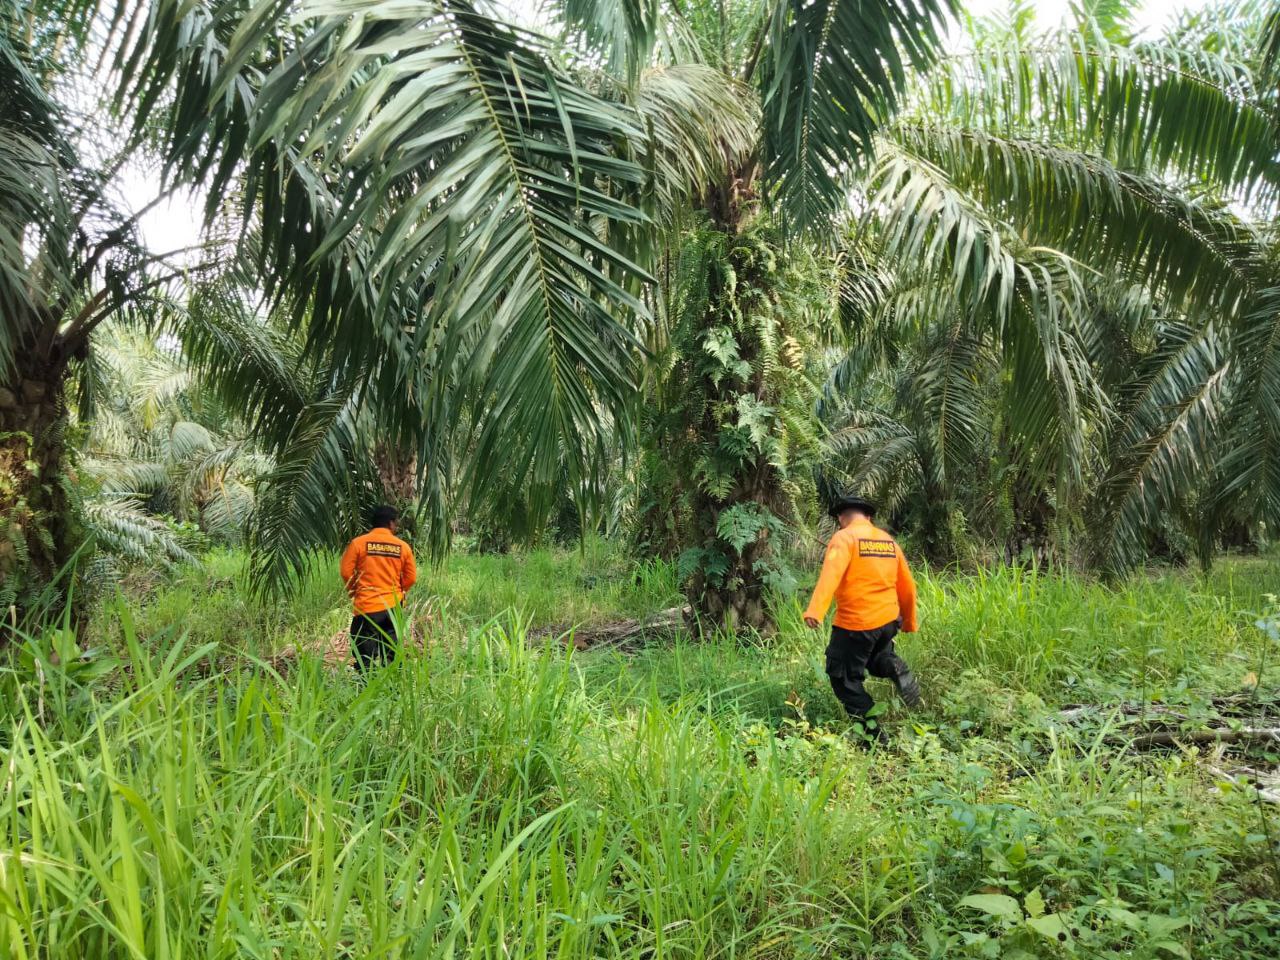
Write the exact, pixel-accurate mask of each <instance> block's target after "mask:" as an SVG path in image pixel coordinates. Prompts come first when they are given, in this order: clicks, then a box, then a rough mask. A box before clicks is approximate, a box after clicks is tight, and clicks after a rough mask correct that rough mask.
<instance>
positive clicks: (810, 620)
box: [804, 617, 821, 630]
mask: <svg viewBox="0 0 1280 960" xmlns="http://www.w3.org/2000/svg"><path fill="white" fill-rule="evenodd" d="M804 625H805V626H806V627H808V628H809V629H810V630H817V629H818V627H819V626H820V625H821V624H820V622H819V620H818V618H817V617H805V618H804Z"/></svg>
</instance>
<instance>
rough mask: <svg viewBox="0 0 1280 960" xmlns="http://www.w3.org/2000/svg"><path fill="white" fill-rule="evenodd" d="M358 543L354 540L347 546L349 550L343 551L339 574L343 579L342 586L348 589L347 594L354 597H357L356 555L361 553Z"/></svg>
mask: <svg viewBox="0 0 1280 960" xmlns="http://www.w3.org/2000/svg"><path fill="white" fill-rule="evenodd" d="M356 542H357V541H355V540H352V541H351V542H350V543H349V544H347V549H346V550H344V551H342V562H341V563H340V564H339V565H338V573H339V574H340V575H341V577H342V585H343V586H344V587H346V588H347V593H349V594H350V595H351V596H353V597H354V596H355V595H356V555H357V554H358V553H359V550H358V549H357V547H356Z"/></svg>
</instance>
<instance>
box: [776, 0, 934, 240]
mask: <svg viewBox="0 0 1280 960" xmlns="http://www.w3.org/2000/svg"><path fill="white" fill-rule="evenodd" d="M951 11H952V6H951V3H950V2H949V0H813V2H802V0H778V2H776V3H775V5H774V12H773V17H772V22H771V24H770V28H769V29H770V35H769V42H768V43H767V45H766V46H765V50H764V54H763V57H762V59H761V67H760V85H761V91H762V97H763V99H762V103H763V110H764V153H763V157H762V160H763V164H764V173H765V180H766V182H767V184H768V186H769V189H770V190H771V192H772V193H773V194H774V196H775V197H776V200H777V204H778V209H779V212H780V213H781V215H782V216H783V218H784V219H785V220H786V221H787V222H789V223H790V224H792V225H793V226H795V225H800V226H802V227H805V228H820V227H821V225H823V224H826V223H828V222H829V221H830V220H831V219H832V218H833V217H835V216H836V215H837V214H839V213H840V212H841V211H842V209H843V208H844V205H845V203H846V201H847V190H848V174H849V173H850V172H851V171H852V170H855V169H858V168H860V167H864V166H865V165H866V163H867V161H868V160H869V158H870V157H871V155H872V153H873V151H874V148H875V135H876V132H877V131H878V130H879V129H880V128H881V126H882V125H883V124H884V123H885V121H886V120H887V119H888V117H889V115H890V114H892V112H893V111H894V109H895V108H896V106H897V103H898V100H899V97H900V95H901V93H902V91H903V89H904V88H905V86H906V84H907V79H908V78H907V69H908V67H911V68H913V69H921V68H923V67H925V66H926V65H928V64H929V63H930V62H931V61H932V60H933V58H934V55H935V47H936V45H937V43H938V40H939V31H940V29H941V25H942V22H943V17H944V16H945V15H946V14H947V13H949V12H951Z"/></svg>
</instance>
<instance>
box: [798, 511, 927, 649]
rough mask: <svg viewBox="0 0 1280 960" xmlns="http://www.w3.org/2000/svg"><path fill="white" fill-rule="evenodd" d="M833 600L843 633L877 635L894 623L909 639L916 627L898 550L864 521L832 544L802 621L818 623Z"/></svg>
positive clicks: (911, 590) (907, 574)
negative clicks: (871, 632) (874, 632)
mask: <svg viewBox="0 0 1280 960" xmlns="http://www.w3.org/2000/svg"><path fill="white" fill-rule="evenodd" d="M832 598H834V599H835V601H836V616H835V621H834V622H835V625H836V626H837V627H843V628H844V629H845V630H875V629H876V628H877V627H883V626H884V625H885V624H887V623H891V622H893V621H894V620H896V619H897V618H898V617H902V629H903V630H904V631H906V632H908V633H911V632H914V631H915V630H916V628H917V626H918V625H917V623H916V583H915V581H914V580H913V579H912V578H911V571H910V570H908V569H907V559H906V557H904V556H903V555H902V548H901V547H899V546H898V544H897V543H896V542H895V541H894V539H893V537H891V536H889V534H887V533H885V532H884V531H883V530H881V529H880V528H879V527H876V526H873V525H872V524H871V523H870V522H867V521H858V522H856V523H851V524H849V526H847V527H845V528H844V529H843V530H837V531H836V535H835V536H834V537H832V538H831V542H830V543H828V544H827V555H826V556H825V557H824V558H823V561H822V573H821V574H820V575H819V576H818V585H817V586H816V587H814V589H813V598H812V599H811V600H810V601H809V607H808V609H806V610H805V612H804V615H805V616H806V617H812V618H813V619H814V620H821V619H822V618H823V617H825V616H826V615H827V609H828V608H829V607H830V606H831V600H832Z"/></svg>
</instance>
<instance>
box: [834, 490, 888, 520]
mask: <svg viewBox="0 0 1280 960" xmlns="http://www.w3.org/2000/svg"><path fill="white" fill-rule="evenodd" d="M846 510H857V511H858V512H859V513H865V514H866V515H867V516H868V517H873V516H875V513H876V505H875V504H874V503H872V502H871V501H870V500H865V499H863V498H862V497H855V496H853V495H852V494H845V495H844V496H842V497H836V498H835V500H833V501H831V508H830V509H829V510H828V511H827V513H829V514H830V515H831V516H833V517H838V516H840V514H842V513H844V512H845V511H846Z"/></svg>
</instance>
